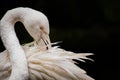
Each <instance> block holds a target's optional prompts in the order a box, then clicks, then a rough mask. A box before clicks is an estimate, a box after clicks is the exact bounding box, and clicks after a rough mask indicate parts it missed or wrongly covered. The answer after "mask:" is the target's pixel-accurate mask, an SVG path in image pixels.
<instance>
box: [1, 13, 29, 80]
mask: <svg viewBox="0 0 120 80" xmlns="http://www.w3.org/2000/svg"><path fill="white" fill-rule="evenodd" d="M11 13H12V11H8V12H7V13H6V15H5V16H4V17H3V18H2V20H1V22H0V33H1V39H2V41H3V44H4V46H5V47H6V49H7V50H8V52H9V56H10V61H11V64H12V72H11V76H10V78H9V80H27V79H28V66H27V60H26V56H25V52H24V50H23V48H22V47H21V46H20V43H19V40H18V39H17V36H16V34H15V30H14V24H15V22H16V21H19V19H18V18H20V16H19V15H18V14H20V13H14V14H11ZM16 16H17V17H16Z"/></svg>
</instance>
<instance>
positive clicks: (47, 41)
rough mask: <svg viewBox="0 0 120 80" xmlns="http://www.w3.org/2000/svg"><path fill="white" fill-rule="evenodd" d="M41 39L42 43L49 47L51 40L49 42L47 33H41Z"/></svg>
mask: <svg viewBox="0 0 120 80" xmlns="http://www.w3.org/2000/svg"><path fill="white" fill-rule="evenodd" d="M41 39H42V41H43V42H44V44H45V45H46V48H47V49H49V48H51V42H50V38H49V35H48V34H45V33H44V34H42V37H41Z"/></svg>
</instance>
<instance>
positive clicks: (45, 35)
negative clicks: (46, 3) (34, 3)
mask: <svg viewBox="0 0 120 80" xmlns="http://www.w3.org/2000/svg"><path fill="white" fill-rule="evenodd" d="M18 21H20V22H22V23H23V24H24V26H25V28H26V30H27V31H28V33H29V34H30V35H31V36H32V37H33V39H34V41H33V42H31V43H27V44H25V45H20V43H19V40H18V39H17V36H16V34H15V30H14V24H15V23H16V22H18ZM0 36H1V39H2V41H3V44H4V46H5V48H6V50H5V51H3V52H1V53H0V79H1V80H94V79H93V78H92V77H90V76H88V75H87V73H86V71H85V70H83V69H81V68H79V67H78V66H77V65H75V63H76V62H75V61H73V60H72V59H76V60H79V61H84V59H89V60H91V59H90V58H88V57H87V56H89V55H92V53H78V54H76V53H74V52H71V51H66V50H64V49H61V48H59V47H58V46H54V47H51V45H52V43H51V41H50V38H49V22H48V19H47V17H46V16H45V15H44V14H43V13H42V12H40V11H37V10H34V9H31V8H26V7H25V8H24V7H18V8H15V9H12V10H9V11H8V12H7V13H6V14H5V15H4V16H3V18H2V19H1V21H0Z"/></svg>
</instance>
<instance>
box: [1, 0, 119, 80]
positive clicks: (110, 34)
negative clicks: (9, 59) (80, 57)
mask: <svg viewBox="0 0 120 80" xmlns="http://www.w3.org/2000/svg"><path fill="white" fill-rule="evenodd" d="M21 6H22V7H31V8H33V9H36V10H39V11H41V12H43V13H44V14H45V15H46V16H47V17H48V19H49V22H50V28H51V33H50V38H51V41H52V42H56V41H63V42H62V43H60V44H59V45H60V46H61V48H64V49H65V50H69V51H73V52H91V53H94V54H95V55H94V56H91V58H93V59H94V60H95V62H91V61H87V63H81V62H80V64H79V65H78V66H81V67H82V68H83V69H85V70H86V71H87V72H88V75H90V76H92V77H93V78H95V79H97V80H117V79H119V76H118V72H119V68H120V66H119V55H118V54H119V52H120V51H119V49H120V0H3V1H0V18H2V16H3V15H4V14H5V12H6V11H7V10H9V9H12V8H15V7H21ZM17 26H19V27H17ZM22 26H23V25H22V24H21V23H16V27H15V29H16V33H17V35H18V37H19V40H20V42H21V44H23V43H26V42H30V41H32V39H31V38H30V36H28V33H26V32H25V29H24V27H22ZM26 36H27V37H26ZM3 50H4V47H3V46H2V42H0V51H3Z"/></svg>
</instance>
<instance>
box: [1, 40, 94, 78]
mask: <svg viewBox="0 0 120 80" xmlns="http://www.w3.org/2000/svg"><path fill="white" fill-rule="evenodd" d="M23 49H24V50H25V53H26V56H27V61H28V66H29V80H94V79H93V78H91V77H89V76H88V75H87V74H86V71H84V70H83V69H81V68H79V67H78V66H76V65H75V64H74V63H75V62H74V61H73V60H72V59H77V60H80V61H84V59H89V58H87V56H89V55H93V54H92V53H77V54H76V53H74V52H70V51H66V50H64V49H61V48H58V47H57V46H54V47H51V48H50V49H49V50H42V49H44V47H41V48H38V47H37V46H36V45H35V44H34V42H33V43H30V44H27V45H24V46H23ZM1 56H2V58H0V79H2V80H8V78H9V76H10V72H11V64H10V59H9V55H8V52H7V51H4V52H2V53H1V54H0V57H1ZM3 57H4V58H3Z"/></svg>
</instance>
